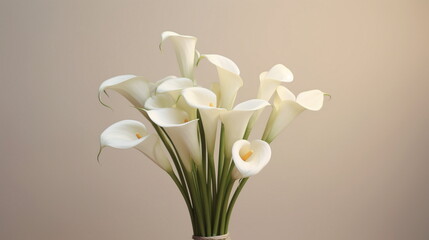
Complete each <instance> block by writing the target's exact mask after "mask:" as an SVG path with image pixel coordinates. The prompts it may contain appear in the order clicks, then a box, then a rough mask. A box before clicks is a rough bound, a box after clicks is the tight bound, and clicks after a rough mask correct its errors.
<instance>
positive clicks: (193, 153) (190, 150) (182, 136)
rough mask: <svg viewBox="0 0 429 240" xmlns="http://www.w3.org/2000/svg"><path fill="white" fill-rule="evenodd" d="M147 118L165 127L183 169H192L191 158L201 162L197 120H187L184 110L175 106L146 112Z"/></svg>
mask: <svg viewBox="0 0 429 240" xmlns="http://www.w3.org/2000/svg"><path fill="white" fill-rule="evenodd" d="M147 114H148V116H149V118H150V119H151V120H152V121H153V122H154V123H155V124H157V125H158V126H160V127H162V128H164V129H165V131H166V132H167V134H168V136H169V137H170V138H171V140H172V142H173V144H174V146H175V147H176V149H177V151H178V154H179V156H180V157H181V159H182V163H183V164H184V167H185V169H186V170H187V171H188V172H190V171H191V170H192V160H193V161H194V162H195V163H196V164H197V166H199V165H200V164H201V149H200V143H199V138H198V120H191V121H190V120H189V116H188V114H187V113H186V112H184V111H182V110H179V109H176V108H162V109H156V110H150V111H148V112H147Z"/></svg>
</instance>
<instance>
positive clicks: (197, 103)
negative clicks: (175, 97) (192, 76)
mask: <svg viewBox="0 0 429 240" xmlns="http://www.w3.org/2000/svg"><path fill="white" fill-rule="evenodd" d="M182 96H183V98H184V99H185V100H186V102H187V103H188V104H189V105H190V106H191V107H194V108H197V109H199V111H200V115H201V121H202V123H203V128H204V133H205V140H206V143H207V149H208V152H209V153H210V154H213V152H214V147H215V141H216V133H217V127H218V121H219V116H220V114H221V112H223V111H225V109H223V108H216V107H215V106H216V103H217V101H216V95H215V94H214V93H213V92H212V91H210V90H208V89H206V88H201V87H193V88H187V89H185V90H183V93H182Z"/></svg>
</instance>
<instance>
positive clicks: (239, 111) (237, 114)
mask: <svg viewBox="0 0 429 240" xmlns="http://www.w3.org/2000/svg"><path fill="white" fill-rule="evenodd" d="M269 105H270V104H269V103H268V102H267V101H265V100H262V99H251V100H248V101H245V102H242V103H240V104H238V105H237V106H235V107H234V109H232V110H230V111H226V112H222V113H221V115H220V119H221V121H222V123H223V125H224V128H225V156H226V158H227V159H228V158H231V149H232V145H233V144H234V142H236V141H237V140H239V139H242V138H243V136H244V133H245V132H246V128H247V124H248V123H249V119H250V117H252V115H253V114H254V113H255V112H256V111H258V110H260V109H263V108H264V107H266V106H269Z"/></svg>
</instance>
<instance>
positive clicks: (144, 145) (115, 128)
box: [100, 120, 173, 172]
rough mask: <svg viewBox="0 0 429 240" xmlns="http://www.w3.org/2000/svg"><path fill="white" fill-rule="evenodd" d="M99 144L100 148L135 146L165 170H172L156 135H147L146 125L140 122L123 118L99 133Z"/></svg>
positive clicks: (127, 147)
mask: <svg viewBox="0 0 429 240" xmlns="http://www.w3.org/2000/svg"><path fill="white" fill-rule="evenodd" d="M100 146H101V149H103V148H104V147H113V148H118V149H129V148H136V149H137V150H139V151H140V152H142V153H143V154H145V155H146V156H147V157H148V158H149V159H151V160H152V161H153V162H154V163H155V164H157V165H158V166H159V167H161V168H162V169H164V170H165V171H167V172H171V171H173V170H172V167H171V164H170V161H169V160H168V158H167V157H166V155H165V153H164V151H163V150H162V148H161V145H160V142H159V139H158V136H157V135H154V134H150V135H148V134H147V131H146V127H145V126H144V125H143V123H141V122H138V121H134V120H123V121H119V122H117V123H114V124H112V125H111V126H110V127H108V128H106V130H104V131H103V133H102V134H101V136H100ZM100 151H101V150H100Z"/></svg>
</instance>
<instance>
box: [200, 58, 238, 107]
mask: <svg viewBox="0 0 429 240" xmlns="http://www.w3.org/2000/svg"><path fill="white" fill-rule="evenodd" d="M201 58H206V59H207V60H208V61H209V62H210V63H212V64H214V65H215V66H216V69H217V73H218V76H219V92H220V100H219V107H221V108H226V109H231V108H232V106H233V105H234V101H235V98H236V96H237V91H238V89H240V88H241V87H242V86H243V80H242V79H241V77H240V70H239V69H238V67H237V65H236V64H235V63H234V62H233V61H232V60H231V59H229V58H226V57H224V56H221V55H217V54H206V55H201Z"/></svg>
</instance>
